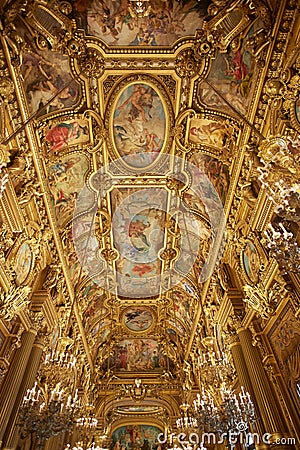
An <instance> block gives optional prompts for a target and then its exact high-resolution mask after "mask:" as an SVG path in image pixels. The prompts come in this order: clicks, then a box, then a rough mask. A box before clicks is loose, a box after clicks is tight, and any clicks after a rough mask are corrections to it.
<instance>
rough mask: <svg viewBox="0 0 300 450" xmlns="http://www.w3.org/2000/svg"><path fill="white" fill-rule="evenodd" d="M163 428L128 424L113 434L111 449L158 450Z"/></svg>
mask: <svg viewBox="0 0 300 450" xmlns="http://www.w3.org/2000/svg"><path fill="white" fill-rule="evenodd" d="M159 433H161V430H160V429H159V428H157V427H154V426H152V425H137V424H135V425H126V426H123V427H119V428H117V429H116V430H115V431H114V432H113V434H112V442H111V445H110V450H131V449H139V450H156V449H157V447H158V438H157V437H158V435H159Z"/></svg>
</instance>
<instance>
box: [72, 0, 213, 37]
mask: <svg viewBox="0 0 300 450" xmlns="http://www.w3.org/2000/svg"><path fill="white" fill-rule="evenodd" d="M209 3H210V2H209V1H208V0H201V1H200V2H199V1H195V0H182V1H179V2H178V1H173V0H170V1H159V0H155V1H154V2H152V7H151V11H149V14H147V16H146V17H144V18H143V19H142V20H137V18H135V17H132V15H131V13H130V4H129V3H128V2H127V1H123V0H120V1H112V0H106V1H100V2H98V1H96V0H92V1H90V0H77V1H75V2H73V7H74V10H75V11H76V14H75V17H76V20H77V24H78V27H79V28H83V29H84V30H85V31H86V33H87V34H88V35H92V36H96V37H98V38H100V39H101V40H102V41H104V42H105V43H106V44H108V45H113V46H115V45H122V46H166V45H171V44H174V43H175V42H176V41H177V39H178V38H180V37H183V36H189V35H190V36H193V35H194V34H195V31H196V29H197V28H199V27H200V26H201V24H202V22H203V18H204V17H205V14H206V11H207V7H208V5H209Z"/></svg>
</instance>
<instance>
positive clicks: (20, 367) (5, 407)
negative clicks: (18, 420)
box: [0, 329, 36, 445]
mask: <svg viewBox="0 0 300 450" xmlns="http://www.w3.org/2000/svg"><path fill="white" fill-rule="evenodd" d="M35 336H36V330H32V329H31V330H30V331H24V332H23V334H22V337H21V346H20V347H19V348H18V349H17V350H16V351H15V354H14V356H13V360H12V363H11V365H10V367H9V370H8V372H7V374H6V376H5V379H4V381H3V383H2V386H1V391H0V417H1V423H0V445H2V439H3V436H4V433H5V430H6V427H7V424H8V421H9V418H10V415H11V413H12V410H13V407H14V404H15V401H16V398H17V395H18V391H19V388H20V385H21V383H22V379H23V376H24V372H25V369H26V367H27V363H28V359H29V357H30V353H31V350H32V346H33V343H34V339H35Z"/></svg>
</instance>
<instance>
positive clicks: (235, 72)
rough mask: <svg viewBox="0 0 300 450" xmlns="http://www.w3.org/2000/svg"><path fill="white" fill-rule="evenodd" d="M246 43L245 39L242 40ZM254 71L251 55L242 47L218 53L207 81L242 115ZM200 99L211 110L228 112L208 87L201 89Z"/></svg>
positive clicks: (221, 101) (226, 106) (227, 107)
mask: <svg viewBox="0 0 300 450" xmlns="http://www.w3.org/2000/svg"><path fill="white" fill-rule="evenodd" d="M244 42H246V39H245V40H244ZM253 69H254V60H253V58H252V55H251V53H250V52H249V51H248V50H247V49H246V48H245V47H244V46H243V45H242V46H241V48H239V49H237V50H236V51H232V50H230V51H229V52H228V53H219V54H218V55H217V57H216V59H215V60H213V63H212V66H211V69H210V74H209V76H208V80H209V81H210V82H211V83H212V84H213V86H214V87H215V88H216V89H217V90H218V91H219V92H220V93H221V94H222V96H223V97H224V99H225V100H226V101H227V102H228V103H229V104H230V105H232V107H233V108H235V109H236V110H237V111H239V112H240V113H242V114H245V113H246V112H247V105H248V95H249V91H250V86H251V78H252V74H253ZM200 98H201V100H202V102H203V103H205V104H206V105H207V106H210V107H212V108H215V107H217V108H221V109H225V110H226V111H227V112H232V111H230V107H229V105H228V104H227V103H226V102H225V101H224V100H223V99H222V97H221V96H220V95H218V94H217V93H216V92H215V91H214V90H213V89H211V88H209V87H208V86H205V87H204V86H203V87H201V92H200Z"/></svg>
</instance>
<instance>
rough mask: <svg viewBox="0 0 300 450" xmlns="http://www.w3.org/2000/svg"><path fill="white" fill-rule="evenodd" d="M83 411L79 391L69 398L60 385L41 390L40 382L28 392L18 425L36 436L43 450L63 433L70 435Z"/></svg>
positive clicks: (38, 446) (38, 445)
mask: <svg viewBox="0 0 300 450" xmlns="http://www.w3.org/2000/svg"><path fill="white" fill-rule="evenodd" d="M79 411H80V400H79V398H78V390H76V392H75V395H74V396H72V395H68V396H66V394H65V392H64V389H61V387H60V383H58V384H57V385H56V386H55V388H54V389H52V390H48V386H47V385H46V386H45V388H42V387H38V384H37V382H36V383H35V384H34V386H33V388H32V389H28V390H27V394H26V395H25V396H24V399H23V403H22V405H21V407H20V410H19V425H20V427H21V428H22V429H23V431H25V432H27V433H35V434H36V436H37V438H38V444H37V447H36V448H37V449H38V450H41V449H43V447H44V444H45V442H46V440H47V439H49V438H50V437H51V436H56V435H57V434H59V433H61V432H63V431H70V430H71V429H72V427H73V423H74V420H75V419H76V417H77V415H78V414H79Z"/></svg>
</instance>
